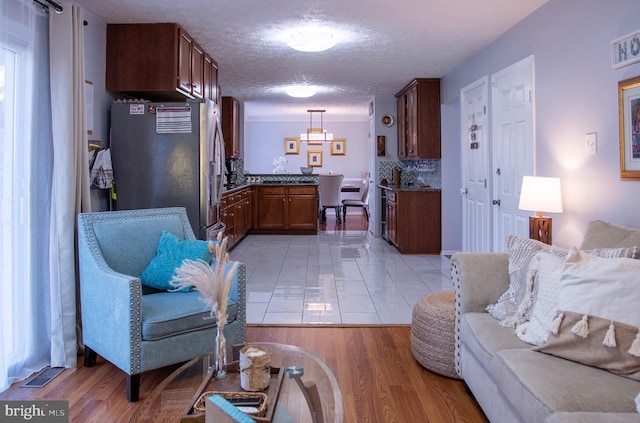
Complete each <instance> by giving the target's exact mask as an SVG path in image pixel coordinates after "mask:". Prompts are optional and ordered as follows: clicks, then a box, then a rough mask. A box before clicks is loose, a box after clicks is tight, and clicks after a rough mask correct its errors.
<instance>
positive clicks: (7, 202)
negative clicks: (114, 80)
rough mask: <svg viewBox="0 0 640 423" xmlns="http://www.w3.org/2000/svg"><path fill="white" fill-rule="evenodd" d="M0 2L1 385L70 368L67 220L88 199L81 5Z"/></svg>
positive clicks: (73, 352)
mask: <svg viewBox="0 0 640 423" xmlns="http://www.w3.org/2000/svg"><path fill="white" fill-rule="evenodd" d="M0 2H1V3H0V4H1V18H0V19H1V21H0V24H1V25H0V141H1V143H2V144H1V145H0V201H1V202H2V203H1V207H0V225H1V226H0V230H1V232H0V240H1V241H0V354H1V355H0V391H3V390H5V389H7V388H8V387H9V386H10V385H11V383H13V382H16V381H18V380H22V379H24V378H26V377H28V376H29V375H30V374H31V373H33V372H35V371H38V370H40V369H42V368H43V367H45V366H64V367H75V366H76V363H77V342H76V260H75V257H76V254H75V251H76V235H75V234H76V231H75V226H76V215H77V213H78V212H79V211H85V210H87V211H88V210H89V207H90V206H89V204H90V203H89V183H88V181H89V175H88V161H87V140H86V117H85V110H84V107H85V106H84V105H85V100H84V60H83V48H84V46H83V34H82V31H83V30H82V28H83V26H82V22H83V11H82V9H80V8H77V7H75V6H72V5H70V4H65V5H64V11H63V13H62V14H60V15H58V14H56V13H54V12H53V11H52V13H51V14H50V15H49V16H47V15H46V14H45V13H43V12H42V10H41V9H39V8H38V7H37V6H36V5H35V4H34V3H33V2H32V1H31V0H0ZM50 78H51V80H52V81H53V83H52V84H50V83H49V81H50ZM52 109H53V110H54V111H55V115H54V116H53V119H52V112H51V110H52Z"/></svg>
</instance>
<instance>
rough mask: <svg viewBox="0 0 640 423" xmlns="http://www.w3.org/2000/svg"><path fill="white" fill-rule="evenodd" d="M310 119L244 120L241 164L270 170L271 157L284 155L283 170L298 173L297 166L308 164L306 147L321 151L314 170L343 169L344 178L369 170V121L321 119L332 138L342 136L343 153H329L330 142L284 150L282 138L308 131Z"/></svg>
mask: <svg viewBox="0 0 640 423" xmlns="http://www.w3.org/2000/svg"><path fill="white" fill-rule="evenodd" d="M308 126H309V122H308V121H306V122H286V121H283V122H278V121H272V122H263V121H257V122H253V121H245V124H244V143H243V152H244V168H245V173H271V172H272V169H273V163H272V162H273V159H274V158H275V157H279V156H283V157H285V158H286V159H287V164H286V165H285V168H286V170H288V171H289V172H290V173H293V174H299V173H300V167H301V166H306V165H307V151H309V150H321V151H322V167H318V168H315V170H314V173H326V172H329V171H332V172H333V173H342V174H344V176H345V179H350V178H360V179H362V176H363V175H364V173H365V172H366V171H367V170H368V165H369V163H368V160H369V159H368V157H369V151H368V142H367V140H368V132H369V131H368V130H369V124H368V121H365V120H363V121H357V122H336V121H327V119H326V118H325V119H324V128H325V129H326V130H327V132H331V133H333V136H334V138H345V139H346V148H345V153H346V154H345V155H344V156H332V155H331V149H330V143H325V144H323V145H307V144H306V143H304V142H301V143H300V153H299V154H284V139H285V138H298V137H300V134H301V133H305V132H306V131H307V127H308Z"/></svg>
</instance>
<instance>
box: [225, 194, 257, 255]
mask: <svg viewBox="0 0 640 423" xmlns="http://www.w3.org/2000/svg"><path fill="white" fill-rule="evenodd" d="M251 192H252V190H251V187H247V188H243V189H241V190H239V191H233V192H231V193H228V194H225V195H223V196H222V199H221V200H220V220H221V221H222V222H223V223H224V224H225V226H226V229H225V233H224V234H225V236H226V237H227V238H228V240H227V242H228V247H229V249H231V248H233V247H234V246H235V245H236V244H238V242H240V241H241V240H242V238H244V237H245V236H246V235H247V233H249V230H250V229H251Z"/></svg>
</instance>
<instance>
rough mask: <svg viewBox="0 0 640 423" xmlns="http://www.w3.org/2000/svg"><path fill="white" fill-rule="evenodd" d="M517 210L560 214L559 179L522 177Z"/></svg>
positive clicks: (560, 195)
mask: <svg viewBox="0 0 640 423" xmlns="http://www.w3.org/2000/svg"><path fill="white" fill-rule="evenodd" d="M518 208H519V209H520V210H530V211H535V212H548V213H562V194H561V191H560V178H547V177H543V176H525V177H523V178H522V190H521V191H520V204H519V205H518Z"/></svg>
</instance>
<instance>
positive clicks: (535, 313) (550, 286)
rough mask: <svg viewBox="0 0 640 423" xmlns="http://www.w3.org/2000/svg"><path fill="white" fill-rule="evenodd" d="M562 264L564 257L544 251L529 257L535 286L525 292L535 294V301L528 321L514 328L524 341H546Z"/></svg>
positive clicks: (554, 308) (540, 343)
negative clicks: (529, 291)
mask: <svg viewBox="0 0 640 423" xmlns="http://www.w3.org/2000/svg"><path fill="white" fill-rule="evenodd" d="M563 264H564V258H561V257H558V256H555V255H553V254H549V253H546V252H538V253H537V254H536V255H535V256H534V257H533V259H531V265H530V268H531V269H532V271H533V272H534V277H535V287H534V288H533V290H532V292H531V293H527V294H530V295H532V296H535V301H534V303H533V307H532V310H531V316H530V317H529V321H528V322H525V323H523V324H521V325H520V326H518V328H517V330H516V334H517V335H518V338H520V339H521V340H523V341H524V342H527V343H529V344H533V345H542V344H544V343H545V342H546V341H547V335H548V334H549V328H550V326H551V322H552V320H553V318H554V317H555V315H556V310H557V303H558V288H559V287H560V275H561V274H562V266H563Z"/></svg>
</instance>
